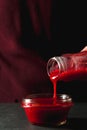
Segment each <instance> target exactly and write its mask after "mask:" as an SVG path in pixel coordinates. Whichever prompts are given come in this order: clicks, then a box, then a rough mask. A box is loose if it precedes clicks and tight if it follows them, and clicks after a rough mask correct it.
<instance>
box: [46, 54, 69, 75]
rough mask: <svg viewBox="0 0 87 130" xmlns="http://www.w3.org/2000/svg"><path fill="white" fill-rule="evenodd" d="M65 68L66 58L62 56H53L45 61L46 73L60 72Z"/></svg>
mask: <svg viewBox="0 0 87 130" xmlns="http://www.w3.org/2000/svg"><path fill="white" fill-rule="evenodd" d="M66 69H67V65H66V58H64V57H53V58H51V59H49V60H48V63H47V74H48V76H50V75H51V74H54V73H55V74H60V73H61V72H63V71H65V70H66Z"/></svg>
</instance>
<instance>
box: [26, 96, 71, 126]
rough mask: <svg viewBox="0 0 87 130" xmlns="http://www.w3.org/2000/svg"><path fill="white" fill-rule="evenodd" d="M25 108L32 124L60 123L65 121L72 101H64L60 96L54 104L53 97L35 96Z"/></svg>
mask: <svg viewBox="0 0 87 130" xmlns="http://www.w3.org/2000/svg"><path fill="white" fill-rule="evenodd" d="M33 102H36V103H28V107H26V106H25V107H24V108H25V112H26V115H27V117H28V119H29V121H30V122H31V123H32V124H36V125H59V124H61V122H62V123H65V121H66V119H67V115H68V112H69V110H70V108H71V106H72V102H63V101H60V100H59V98H58V99H56V104H54V99H53V98H50V97H48V98H44V97H43V98H34V99H33Z"/></svg>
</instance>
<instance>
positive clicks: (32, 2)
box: [0, 0, 51, 102]
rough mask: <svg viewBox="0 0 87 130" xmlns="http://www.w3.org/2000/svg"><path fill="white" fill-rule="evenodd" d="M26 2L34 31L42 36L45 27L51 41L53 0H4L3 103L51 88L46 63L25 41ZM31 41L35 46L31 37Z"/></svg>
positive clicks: (0, 32)
mask: <svg viewBox="0 0 87 130" xmlns="http://www.w3.org/2000/svg"><path fill="white" fill-rule="evenodd" d="M23 3H25V5H26V9H27V12H28V14H29V17H30V21H31V25H29V26H30V27H31V26H32V30H30V31H31V32H30V34H31V33H33V34H34V36H35V37H39V36H40V34H41V33H42V30H43V29H44V32H45V34H46V36H47V38H48V40H50V16H51V14H50V13H51V0H0V102H14V101H21V100H22V98H24V97H25V96H27V95H28V94H31V93H37V92H40V93H41V92H46V91H48V89H47V87H46V85H48V84H49V83H48V82H49V79H48V76H47V73H46V62H45V61H43V59H42V58H41V57H40V56H39V55H38V53H37V52H34V50H33V49H32V50H30V49H28V50H27V49H26V48H23V47H22V44H21V40H20V39H22V37H23V29H24V28H25V27H23V28H22V20H23V19H24V18H22V16H23V15H25V14H23V13H24V12H25V9H24V10H23V6H24V5H23ZM21 6H22V7H21ZM21 12H22V15H21ZM25 23H26V21H25ZM29 24H30V23H29ZM23 26H24V25H23ZM25 26H26V25H25ZM26 35H27V36H28V38H29V39H30V38H31V37H30V35H29V34H27V32H26ZM33 39H34V37H33ZM27 44H28V46H31V45H30V44H31V40H30V41H29V42H28V43H27ZM34 44H37V46H38V43H37V42H36V43H35V42H34Z"/></svg>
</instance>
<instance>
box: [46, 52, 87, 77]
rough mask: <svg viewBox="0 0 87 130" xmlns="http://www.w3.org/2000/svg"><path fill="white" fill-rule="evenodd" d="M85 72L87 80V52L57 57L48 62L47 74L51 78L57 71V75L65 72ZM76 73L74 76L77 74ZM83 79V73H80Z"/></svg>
mask: <svg viewBox="0 0 87 130" xmlns="http://www.w3.org/2000/svg"><path fill="white" fill-rule="evenodd" d="M78 70H81V71H79V72H82V73H83V72H84V73H85V75H84V77H85V78H86V79H87V77H86V76H87V51H83V52H79V53H69V54H63V55H61V56H55V57H52V58H50V59H49V60H48V62H47V73H48V76H50V75H51V74H52V73H54V72H55V71H56V75H59V74H62V73H63V72H70V71H71V72H72V71H73V72H75V73H76V72H78ZM75 73H74V74H75ZM80 77H81V73H80Z"/></svg>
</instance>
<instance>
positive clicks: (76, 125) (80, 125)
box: [63, 118, 87, 130]
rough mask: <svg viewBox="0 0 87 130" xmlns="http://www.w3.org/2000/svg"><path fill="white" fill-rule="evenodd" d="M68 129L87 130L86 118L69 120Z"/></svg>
mask: <svg viewBox="0 0 87 130" xmlns="http://www.w3.org/2000/svg"><path fill="white" fill-rule="evenodd" d="M63 127H66V128H70V129H72V130H83V129H84V128H85V130H87V119H86V118H70V119H68V121H67V123H66V125H65V126H63Z"/></svg>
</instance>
